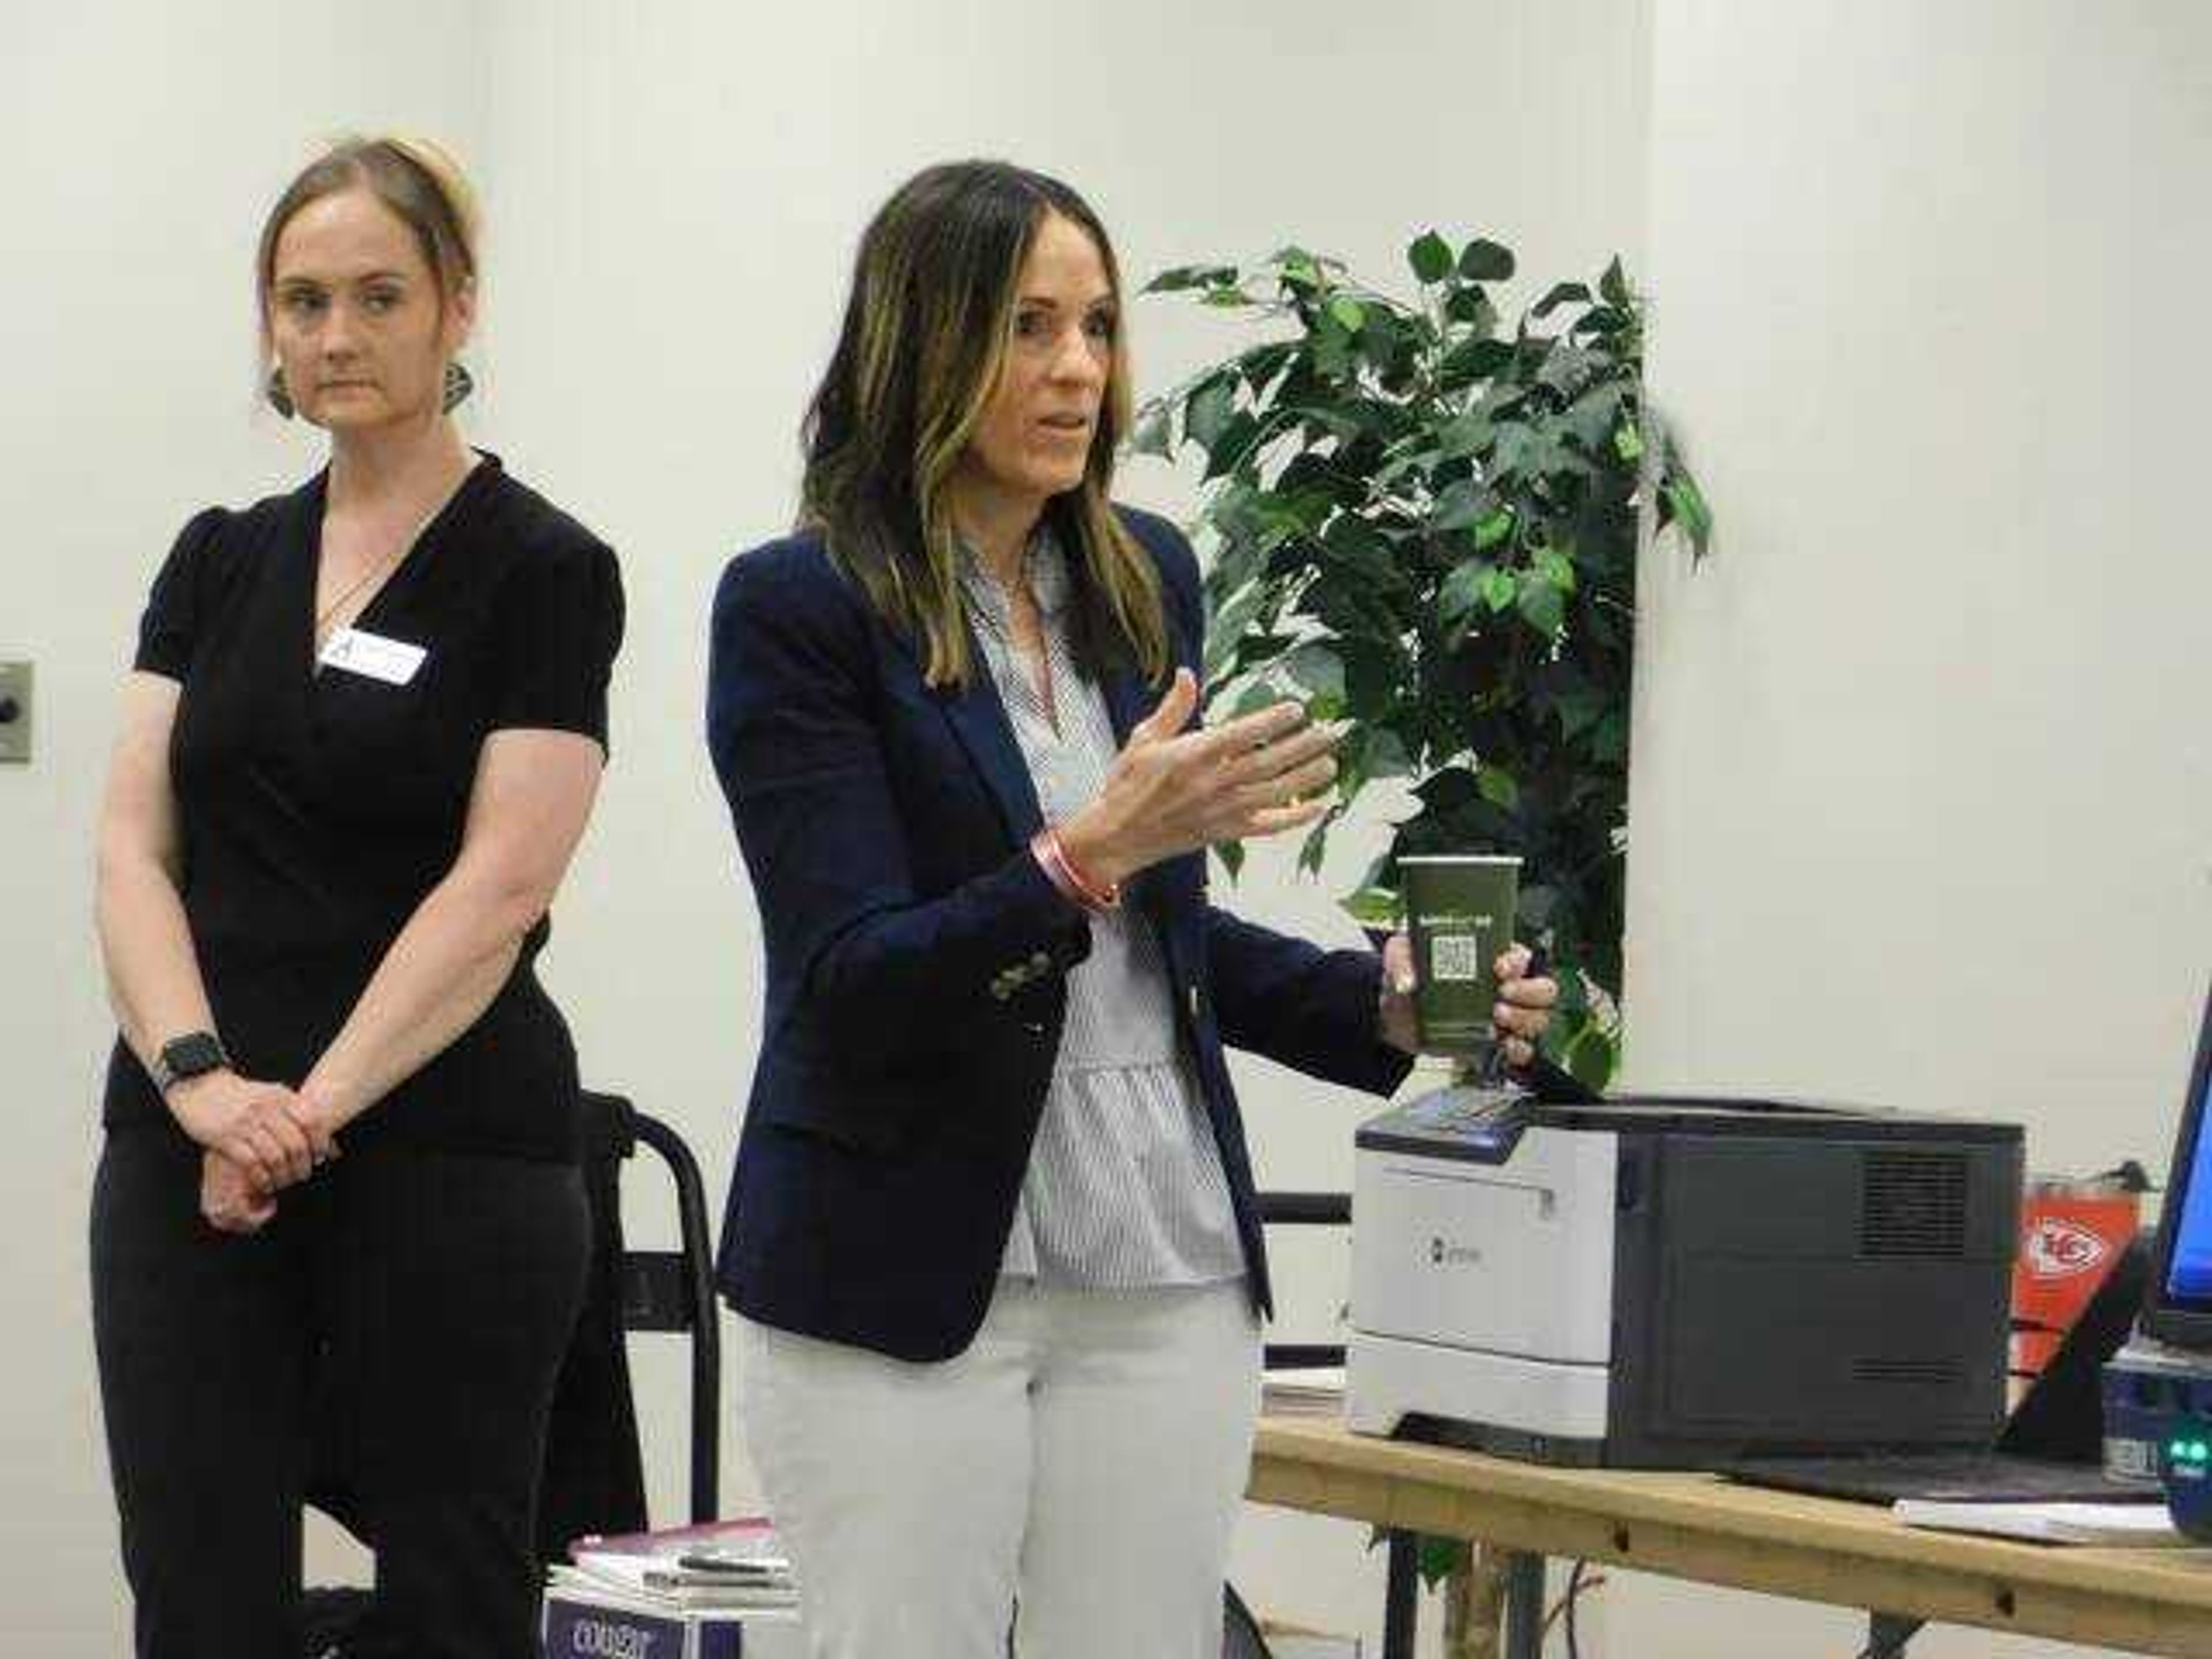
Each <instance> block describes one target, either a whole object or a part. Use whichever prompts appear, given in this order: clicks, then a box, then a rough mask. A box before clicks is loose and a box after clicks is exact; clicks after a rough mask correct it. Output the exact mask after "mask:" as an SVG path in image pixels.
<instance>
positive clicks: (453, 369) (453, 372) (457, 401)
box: [445, 363, 477, 415]
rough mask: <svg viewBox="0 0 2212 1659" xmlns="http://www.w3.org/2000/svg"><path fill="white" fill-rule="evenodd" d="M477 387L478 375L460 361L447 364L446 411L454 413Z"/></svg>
mask: <svg viewBox="0 0 2212 1659" xmlns="http://www.w3.org/2000/svg"><path fill="white" fill-rule="evenodd" d="M476 389H477V377H476V376H475V375H473V374H470V373H469V371H468V370H467V369H466V368H463V367H462V366H461V365H460V364H459V363H447V365H446V404H445V407H446V413H447V414H448V415H450V414H452V413H453V411H454V410H456V409H458V408H459V407H460V406H461V405H462V404H465V403H466V402H467V401H468V398H469V393H471V392H474V391H475V390H476Z"/></svg>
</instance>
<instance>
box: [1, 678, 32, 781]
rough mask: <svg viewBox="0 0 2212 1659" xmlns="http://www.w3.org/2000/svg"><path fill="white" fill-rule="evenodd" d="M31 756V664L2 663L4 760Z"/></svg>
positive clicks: (2, 757) (25, 758)
mask: <svg viewBox="0 0 2212 1659" xmlns="http://www.w3.org/2000/svg"><path fill="white" fill-rule="evenodd" d="M30 758H31V665H30V664H28V663H27V662H0V763H4V762H8V761H27V760H29V759H30Z"/></svg>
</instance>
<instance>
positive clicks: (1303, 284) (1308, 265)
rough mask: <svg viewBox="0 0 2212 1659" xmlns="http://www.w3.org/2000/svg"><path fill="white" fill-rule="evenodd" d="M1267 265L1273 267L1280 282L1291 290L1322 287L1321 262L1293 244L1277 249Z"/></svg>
mask: <svg viewBox="0 0 2212 1659" xmlns="http://www.w3.org/2000/svg"><path fill="white" fill-rule="evenodd" d="M1267 263H1268V264H1271V265H1273V266H1274V268H1275V270H1276V272H1277V273H1278V274H1279V276H1281V278H1282V280H1283V281H1284V282H1285V283H1286V284H1288V285H1289V286H1291V287H1292V288H1319V287H1320V286H1321V285H1322V262H1321V261H1320V260H1319V259H1316V258H1314V256H1313V255H1312V254H1310V253H1309V252H1306V251H1305V249H1304V248H1302V247H1299V246H1296V245H1295V244H1293V245H1292V246H1289V247H1285V248H1279V249H1277V250H1276V252H1275V255H1274V257H1273V258H1271V259H1269V260H1268V261H1267Z"/></svg>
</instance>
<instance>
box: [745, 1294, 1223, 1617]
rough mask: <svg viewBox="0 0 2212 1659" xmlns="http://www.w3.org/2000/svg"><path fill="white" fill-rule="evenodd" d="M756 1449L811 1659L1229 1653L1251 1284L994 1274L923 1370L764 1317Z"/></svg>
mask: <svg viewBox="0 0 2212 1659" xmlns="http://www.w3.org/2000/svg"><path fill="white" fill-rule="evenodd" d="M740 1345H741V1346H740V1355H741V1358H740V1361H739V1364H740V1366H741V1370H740V1376H739V1397H740V1401H741V1407H742V1411H743V1414H744V1433H745V1440H746V1444H747V1448H748V1450H749V1451H750V1455H751V1458H752V1462H753V1467H754V1468H755V1469H756V1470H757V1472H758V1473H759V1475H760V1478H761V1481H762V1484H763V1486H764V1487H765V1489H766V1492H767V1496H768V1501H769V1512H770V1513H771V1514H772V1515H773V1516H775V1522H776V1524H777V1526H778V1528H780V1529H781V1532H782V1534H783V1535H784V1539H785V1542H786V1545H787V1548H788V1549H789V1551H790V1553H791V1557H792V1561H793V1565H794V1566H795V1567H796V1568H797V1569H798V1572H799V1584H800V1594H801V1597H802V1600H803V1604H804V1613H805V1620H806V1623H807V1628H808V1632H809V1638H810V1651H811V1654H812V1655H813V1656H814V1659H1004V1656H1005V1655H1006V1631H1007V1627H1008V1626H1009V1624H1010V1623H1012V1622H1013V1620H1014V1608H1015V1604H1016V1602H1017V1601H1018V1602H1019V1604H1020V1609H1021V1611H1020V1620H1019V1624H1018V1631H1017V1634H1016V1644H1017V1651H1018V1653H1019V1654H1020V1655H1021V1656H1023V1659H1220V1653H1221V1592H1222V1578H1223V1574H1224V1572H1225V1570H1226V1565H1227V1562H1228V1557H1229V1541H1230V1534H1231V1530H1232V1528H1233V1527H1234V1526H1235V1523H1236V1518H1237V1508H1238V1505H1239V1504H1240V1502H1241V1501H1242V1498H1243V1491H1244V1483H1245V1479H1246V1476H1247V1474H1248V1473H1249V1466H1250V1462H1251V1453H1252V1427H1253V1423H1254V1421H1255V1418H1256V1416H1257V1414H1258V1411H1259V1395H1260V1338H1259V1325H1258V1321H1257V1320H1256V1318H1255V1316H1254V1314H1253V1311H1252V1304H1251V1298H1250V1296H1249V1292H1248V1291H1246V1289H1245V1286H1244V1284H1243V1281H1242V1280H1231V1281H1229V1282H1227V1283H1223V1284H1217V1285H1198V1286H1192V1287H1187V1288H1172V1289H1154V1290H1139V1291H1096V1290H1081V1289H1061V1288H1055V1287H1041V1286H1038V1285H1035V1284H1033V1283H1032V1282H1030V1281H1029V1280H1026V1279H1001V1280H1000V1282H999V1290H998V1293H997V1295H996V1297H994V1300H993V1302H992V1304H991V1309H990V1311H989V1313H988V1315H987V1316H986V1317H985V1319H984V1322H983V1328H982V1330H981V1334H978V1335H977V1337H976V1339H975V1342H974V1343H973V1344H972V1345H971V1346H969V1349H968V1350H967V1352H964V1353H963V1354H961V1355H959V1356H958V1357H957V1358H953V1359H950V1360H947V1361H945V1362H944V1363H943V1364H907V1363H905V1362H902V1361H900V1360H896V1359H886V1358H884V1357H883V1356H882V1355H880V1354H875V1353H871V1352H867V1351H866V1350H864V1349H860V1348H850V1347H846V1346H842V1345H840V1344H836V1343H829V1342H821V1341H817V1340H813V1339H812V1338H809V1337H803V1336H794V1335H793V1334H790V1333H788V1332H785V1331H779V1330H773V1329H770V1328H768V1327H766V1326H763V1325H757V1324H754V1323H752V1322H750V1321H747V1322H744V1323H743V1324H742V1327H741V1332H740Z"/></svg>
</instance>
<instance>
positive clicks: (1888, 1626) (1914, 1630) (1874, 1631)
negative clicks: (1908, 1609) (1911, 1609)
mask: <svg viewBox="0 0 2212 1659" xmlns="http://www.w3.org/2000/svg"><path fill="white" fill-rule="evenodd" d="M1927 1622H1928V1621H1927V1620H1924V1619H1908V1618H1906V1617H1905V1615H1904V1614H1902V1613H1869V1614H1867V1644H1866V1659H1905V1644H1906V1643H1908V1642H1910V1641H1911V1639H1912V1638H1914V1637H1916V1636H1917V1635H1918V1634H1919V1633H1920V1629H1921V1626H1923V1625H1924V1624H1926V1623H1927Z"/></svg>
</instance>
